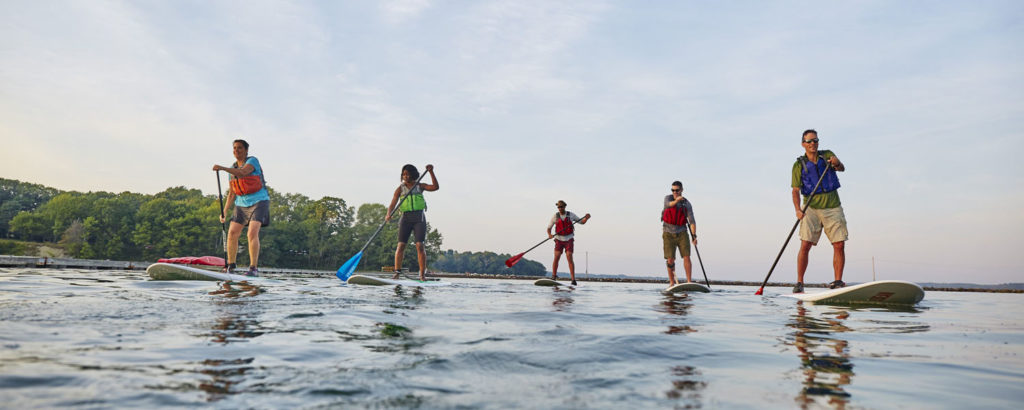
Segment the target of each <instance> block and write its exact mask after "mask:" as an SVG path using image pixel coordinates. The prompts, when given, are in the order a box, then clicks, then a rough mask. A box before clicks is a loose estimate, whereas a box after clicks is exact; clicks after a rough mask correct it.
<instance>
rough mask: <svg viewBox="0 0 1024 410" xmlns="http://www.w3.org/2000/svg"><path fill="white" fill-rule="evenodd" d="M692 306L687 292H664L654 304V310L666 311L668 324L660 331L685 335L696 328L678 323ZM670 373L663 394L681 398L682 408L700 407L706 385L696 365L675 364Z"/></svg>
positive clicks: (675, 398)
mask: <svg viewBox="0 0 1024 410" xmlns="http://www.w3.org/2000/svg"><path fill="white" fill-rule="evenodd" d="M692 308H693V299H692V298H691V297H690V295H689V294H687V293H679V294H676V293H669V294H665V295H664V296H663V297H662V299H661V302H660V303H658V304H657V305H656V306H655V308H654V309H655V311H658V312H662V313H667V314H669V315H670V316H669V317H668V319H669V322H670V324H669V325H668V330H666V331H664V332H662V333H664V334H668V335H685V334H688V333H693V332H696V331H697V330H696V329H694V328H693V327H691V326H690V325H686V324H680V323H678V322H679V321H681V320H685V319H687V315H689V313H690V310H691V309H692ZM670 371H671V373H672V380H671V382H672V387H671V389H669V391H667V392H665V396H666V397H668V398H669V399H673V400H681V401H682V404H681V406H682V408H699V407H701V392H702V391H703V390H704V388H705V387H707V382H706V381H704V380H702V379H701V372H700V370H699V369H697V367H695V366H691V365H688V364H687V365H677V366H673V367H672V368H671V369H670Z"/></svg>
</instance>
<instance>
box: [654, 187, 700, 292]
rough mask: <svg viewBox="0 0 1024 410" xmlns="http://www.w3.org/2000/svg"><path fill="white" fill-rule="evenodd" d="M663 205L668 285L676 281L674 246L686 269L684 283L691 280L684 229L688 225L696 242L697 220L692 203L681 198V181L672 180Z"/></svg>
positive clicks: (695, 242)
mask: <svg viewBox="0 0 1024 410" xmlns="http://www.w3.org/2000/svg"><path fill="white" fill-rule="evenodd" d="M664 202H665V204H664V205H665V207H664V208H663V210H662V212H661V221H662V229H661V230H662V232H661V241H662V245H663V247H664V249H665V266H667V267H668V285H669V286H675V285H676V284H677V283H678V282H676V248H679V256H682V257H683V269H685V270H686V283H690V282H692V280H691V279H690V274H691V272H692V266H691V265H690V238H688V237H687V234H686V230H687V225H689V229H690V231H691V232H692V233H693V244H694V245H696V244H697V221H696V220H694V218H693V204H691V203H690V201H688V200H686V198H683V183H682V182H679V181H675V182H672V194H671V195H666V196H665V201H664Z"/></svg>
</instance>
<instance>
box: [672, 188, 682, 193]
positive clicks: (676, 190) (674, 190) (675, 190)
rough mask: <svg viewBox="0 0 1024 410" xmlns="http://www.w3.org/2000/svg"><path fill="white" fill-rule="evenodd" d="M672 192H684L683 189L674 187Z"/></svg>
mask: <svg viewBox="0 0 1024 410" xmlns="http://www.w3.org/2000/svg"><path fill="white" fill-rule="evenodd" d="M672 192H683V190H682V189H675V188H673V189H672Z"/></svg>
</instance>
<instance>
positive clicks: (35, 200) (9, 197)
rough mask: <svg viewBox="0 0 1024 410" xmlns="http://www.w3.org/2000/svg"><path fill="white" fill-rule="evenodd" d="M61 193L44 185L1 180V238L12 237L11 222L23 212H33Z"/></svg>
mask: <svg viewBox="0 0 1024 410" xmlns="http://www.w3.org/2000/svg"><path fill="white" fill-rule="evenodd" d="M59 193H60V191H59V190H57V189H54V188H48V187H45V186H42V185H37V184H30V183H27V182H21V181H16V180H13V179H4V178H0V238H6V237H8V236H9V235H10V222H11V220H12V219H14V217H15V216H17V215H18V213H20V212H22V211H32V210H35V209H36V208H38V207H40V206H41V205H43V204H45V203H46V202H47V201H49V200H50V198H53V197H54V196H55V195H57V194H59Z"/></svg>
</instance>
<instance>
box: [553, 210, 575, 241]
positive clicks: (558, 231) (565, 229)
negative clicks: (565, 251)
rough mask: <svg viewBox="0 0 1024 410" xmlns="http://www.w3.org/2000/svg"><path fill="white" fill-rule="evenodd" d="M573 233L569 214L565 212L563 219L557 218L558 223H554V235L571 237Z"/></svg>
mask: <svg viewBox="0 0 1024 410" xmlns="http://www.w3.org/2000/svg"><path fill="white" fill-rule="evenodd" d="M573 231H574V230H573V227H572V221H571V220H569V212H566V213H565V219H562V218H558V222H556V223H555V235H561V236H565V235H572V233H573Z"/></svg>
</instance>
